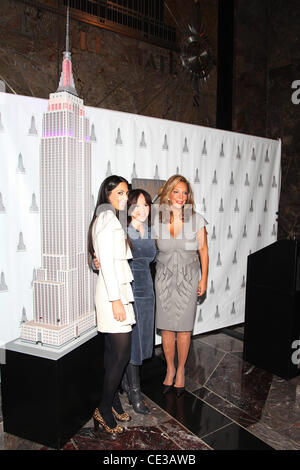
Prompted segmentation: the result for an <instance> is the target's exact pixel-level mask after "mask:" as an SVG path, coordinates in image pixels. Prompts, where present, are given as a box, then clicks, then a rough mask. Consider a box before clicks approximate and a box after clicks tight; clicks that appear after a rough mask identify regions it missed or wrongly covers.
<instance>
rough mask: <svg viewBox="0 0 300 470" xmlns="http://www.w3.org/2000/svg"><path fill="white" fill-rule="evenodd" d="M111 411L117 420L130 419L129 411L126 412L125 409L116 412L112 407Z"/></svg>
mask: <svg viewBox="0 0 300 470" xmlns="http://www.w3.org/2000/svg"><path fill="white" fill-rule="evenodd" d="M112 412H113V415H114V417H115V418H116V419H118V420H119V421H130V420H131V416H130V414H129V413H127V411H124V412H123V413H121V414H119V413H117V411H116V410H115V409H114V408H112Z"/></svg>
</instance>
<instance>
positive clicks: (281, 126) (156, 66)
mask: <svg viewBox="0 0 300 470" xmlns="http://www.w3.org/2000/svg"><path fill="white" fill-rule="evenodd" d="M182 2H183V0H168V2H166V8H165V22H166V23H167V24H170V25H173V26H175V27H176V30H177V37H178V40H179V43H180V42H181V40H182V38H184V36H185V35H186V33H187V25H188V23H189V22H190V20H191V18H192V16H193V8H194V1H193V0H188V1H185V2H184V8H182ZM58 3H59V1H58V0H40V1H39V2H31V1H29V0H23V1H22V0H2V1H1V7H0V8H1V15H0V28H1V35H0V80H5V81H6V83H7V85H6V90H7V91H8V92H16V93H19V94H22V95H29V96H36V97H41V98H47V97H48V96H49V93H51V92H53V91H55V90H56V88H57V85H58V81H59V76H60V71H61V61H62V52H63V50H64V41H65V17H64V16H63V15H57V14H56V13H55V11H54V10H52V11H51V7H55V6H57V5H58ZM37 4H40V5H42V6H43V7H40V8H37V7H36V6H34V5H37ZM235 5H236V7H235V37H234V73H233V76H234V81H233V122H232V129H233V130H234V131H237V132H242V133H246V134H252V135H257V136H263V137H265V136H266V137H270V138H274V139H276V138H281V139H282V191H281V200H280V207H279V238H287V237H292V236H293V234H295V235H296V236H297V237H298V238H299V235H300V226H299V200H300V197H299V196H300V194H299V193H300V189H299V183H298V182H299V173H300V170H299V152H300V137H299V131H298V128H299V123H300V113H299V111H300V104H298V103H296V104H295V103H293V101H292V94H293V93H295V92H296V91H297V90H294V89H292V84H293V83H295V82H296V81H297V80H299V81H300V44H299V43H300V36H299V26H298V18H299V16H300V3H299V1H298V0H289V1H288V2H284V0H264V1H263V2H262V1H261V0H247V1H245V0H236V2H235ZM45 6H48V7H50V10H49V9H45ZM201 8H202V14H203V23H204V24H205V30H206V33H207V35H208V38H209V42H210V45H211V47H212V50H213V53H214V57H215V60H216V63H217V34H218V31H217V28H218V0H202V1H201ZM70 35H71V38H70V44H71V49H72V61H73V68H74V77H75V81H76V88H77V91H78V94H79V95H80V96H82V97H83V98H84V101H85V104H86V105H88V106H95V107H102V108H107V109H115V110H119V111H124V112H130V113H135V114H143V115H146V116H153V117H158V118H164V119H170V120H174V121H181V122H188V123H192V124H199V125H202V126H209V127H215V125H216V112H217V111H216V109H217V65H216V66H215V67H214V68H213V70H212V73H211V76H210V78H209V80H208V82H207V84H206V85H205V86H204V87H202V88H201V89H200V91H199V94H198V95H195V92H194V90H193V88H192V83H191V76H190V74H189V73H188V72H187V71H186V70H185V69H183V67H182V65H181V61H180V58H179V52H178V51H176V50H174V51H169V50H168V49H166V48H163V47H158V46H154V45H152V44H149V43H146V42H143V41H140V40H137V39H133V38H130V37H127V36H124V35H121V34H117V33H114V32H111V31H108V30H105V29H103V28H98V27H96V26H92V25H90V24H87V23H83V22H80V21H77V20H74V19H71V23H70ZM299 97H300V92H299Z"/></svg>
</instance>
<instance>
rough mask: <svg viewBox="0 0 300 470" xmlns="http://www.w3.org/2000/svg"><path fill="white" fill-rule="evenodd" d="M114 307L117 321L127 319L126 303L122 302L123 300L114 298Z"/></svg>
mask: <svg viewBox="0 0 300 470" xmlns="http://www.w3.org/2000/svg"><path fill="white" fill-rule="evenodd" d="M112 309H113V316H114V319H115V320H117V321H124V320H126V312H125V309H124V305H123V304H122V302H121V300H114V301H113V302H112Z"/></svg>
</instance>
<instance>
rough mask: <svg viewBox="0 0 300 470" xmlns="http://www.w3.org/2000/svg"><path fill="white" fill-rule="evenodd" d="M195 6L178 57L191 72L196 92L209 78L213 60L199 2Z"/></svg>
mask: <svg viewBox="0 0 300 470" xmlns="http://www.w3.org/2000/svg"><path fill="white" fill-rule="evenodd" d="M195 8H196V11H195V15H194V18H193V20H192V21H191V24H189V25H188V32H187V34H186V36H185V38H184V39H183V41H182V43H181V52H180V59H181V63H182V65H183V67H184V68H185V69H186V70H187V71H188V72H189V73H190V74H191V76H192V85H193V89H194V91H195V93H198V92H199V86H202V85H203V84H204V83H206V80H207V79H208V78H209V75H210V72H211V70H212V68H213V66H214V65H215V60H214V57H213V53H212V49H211V46H210V44H209V40H208V37H207V34H206V32H205V27H204V24H203V21H202V18H201V13H200V5H199V2H197V3H195Z"/></svg>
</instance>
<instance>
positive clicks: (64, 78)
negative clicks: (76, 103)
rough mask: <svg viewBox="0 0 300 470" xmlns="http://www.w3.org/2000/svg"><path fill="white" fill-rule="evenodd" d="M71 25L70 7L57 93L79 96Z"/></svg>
mask: <svg viewBox="0 0 300 470" xmlns="http://www.w3.org/2000/svg"><path fill="white" fill-rule="evenodd" d="M69 24H70V14H69V6H68V8H67V27H66V50H65V51H64V55H63V63H62V72H61V76H60V82H59V85H58V89H57V91H58V92H59V91H68V92H69V93H71V94H72V95H75V96H78V95H77V91H76V89H75V82H74V78H73V72H72V60H71V52H70V50H69Z"/></svg>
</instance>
